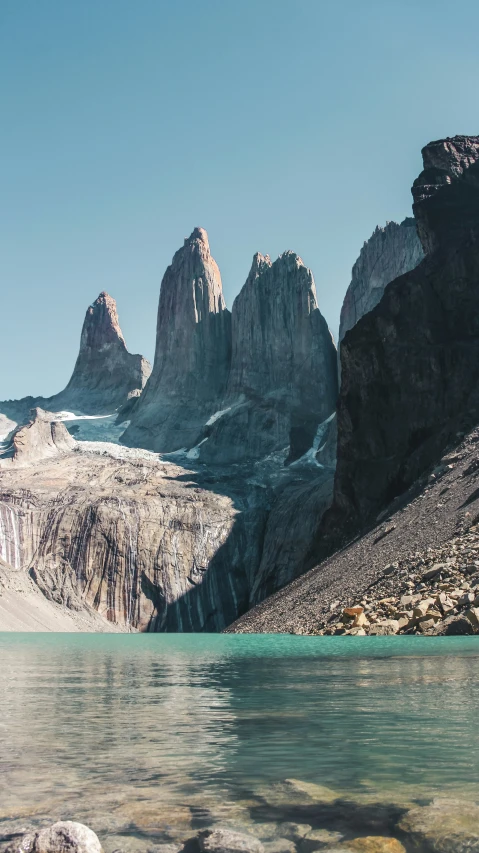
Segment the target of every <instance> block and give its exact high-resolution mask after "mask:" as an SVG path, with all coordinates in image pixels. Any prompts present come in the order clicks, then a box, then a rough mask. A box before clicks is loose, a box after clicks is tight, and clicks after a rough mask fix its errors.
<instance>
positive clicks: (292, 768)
mask: <svg viewBox="0 0 479 853" xmlns="http://www.w3.org/2000/svg"><path fill="white" fill-rule="evenodd" d="M478 707H479V642H478V640H477V638H474V637H471V638H422V639H421V638H417V637H411V638H408V637H401V638H395V637H377V638H370V637H365V638H360V637H355V638H341V637H338V638H334V637H321V638H319V637H318V638H313V637H293V636H274V635H271V636H268V635H266V636H261V635H259V636H254V635H239V636H234V635H232V636H228V635H225V636H221V635H80V634H79V635H19V634H16V635H15V634H3V635H1V634H0V835H1V834H2V833H3V835H4V836H5V835H8V833H9V832H12V833H13V832H15V831H19V828H20V827H23V826H26V825H37V824H41V823H42V821H47V820H48V821H49V822H51V820H52V819H59V818H64V819H67V818H71V819H78V820H81V821H83V822H85V823H87V824H89V825H90V826H92V828H94V829H95V830H96V831H97V832H98V834H99V835H100V837H101V840H102V842H103V844H104V847H105V849H106V850H107V851H112V850H114V849H116V848H118V847H121V849H122V850H127V851H129V850H131V851H136V850H137V849H139V847H138V845H139V846H140V847H141V845H142V844H143V845H144V844H145V843H146V841H149V842H151V840H152V839H153V840H154V841H155V842H158V841H168V840H172V839H176V840H178V839H179V840H181V839H184V838H187V837H189V836H191V835H192V834H194V832H195V831H196V828H197V827H200V826H210V825H211V824H212V823H214V822H220V823H221V824H222V825H224V824H227V825H230V826H235V827H236V828H240V827H243V828H244V829H248V828H249V829H251V828H252V827H254V826H255V825H257V826H258V834H260V835H261V833H262V834H263V836H264V835H265V833H266V835H267V830H266V829H265V826H266V825H267V824H268V821H276V823H277V822H278V821H279V822H281V821H282V820H293V819H296V820H297V819H298V818H302V820H300V822H303V823H304V822H305V820H306V822H308V823H309V824H311V825H314V823H315V818H314V814H313V815H311V814H310V813H309V812H308V811H307V809H308V806H307V805H305V809H306V811H304V809H303V810H302V806H301V803H300V800H301V796H302V795H301V794H299V799H298V795H297V793H296V794H295V797H296V799H295V797H293V798H291V796H289V795H288V796H286V797H285V794H284V790H283V789H282V787H281V785H279V784H278V783H280V782H282V780H285V779H290V778H293V779H296V780H302V782H303V783H304V782H306V783H307V782H312V783H316V784H319V785H324V786H327V787H329V788H332V789H334V790H335V791H337V792H338V795H340V796H341V797H347V798H353V799H354V798H355V800H356V801H357V802H359V803H361V802H363V803H366V802H369V801H375V800H378V801H382V802H384V801H389V802H395V803H405V802H425V801H426V800H427V799H430V798H431V797H432V796H434V795H436V794H438V793H440V794H446V795H453V796H460V797H462V798H466V799H469V800H474V799H477V798H478V796H479V790H478V788H479V731H478V727H477V709H478ZM303 799H304V797H303ZM291 800H292V802H290V801H291ZM307 801H308V798H307V797H306V799H305V803H306V802H307ZM298 804H299V805H298ZM309 808H310V809H311V806H309ZM303 812H304V813H303ZM305 816H306V817H305ZM324 820H325V818H324V814H323V817H322V819H321V826H322V825H323V824H324ZM326 823H327V820H326ZM268 825H269V824H268ZM316 825H318V824H317V822H316ZM343 831H344V827H343ZM353 834H354V833H353ZM363 834H367V832H363ZM375 834H378V833H377V832H376V833H375ZM141 849H147V848H145V847H144V846H143V847H141Z"/></svg>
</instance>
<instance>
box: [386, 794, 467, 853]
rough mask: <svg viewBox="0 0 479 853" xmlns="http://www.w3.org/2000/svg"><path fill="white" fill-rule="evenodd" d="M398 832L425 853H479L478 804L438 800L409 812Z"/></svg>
mask: <svg viewBox="0 0 479 853" xmlns="http://www.w3.org/2000/svg"><path fill="white" fill-rule="evenodd" d="M399 829H401V831H402V832H405V833H406V834H407V838H408V840H410V841H412V842H413V844H415V845H416V847H417V848H419V849H420V850H421V851H425V853H477V851H479V805H478V804H477V803H472V802H466V801H464V800H455V799H446V798H444V799H443V798H437V799H435V800H433V802H432V803H431V804H430V805H428V806H423V807H418V808H416V809H411V810H410V811H409V812H407V814H406V815H405V816H404V817H403V818H402V819H401V821H400V823H399Z"/></svg>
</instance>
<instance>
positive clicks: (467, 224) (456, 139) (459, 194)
mask: <svg viewBox="0 0 479 853" xmlns="http://www.w3.org/2000/svg"><path fill="white" fill-rule="evenodd" d="M422 157H423V165H424V168H423V171H422V172H421V174H420V175H419V177H418V178H416V180H415V181H414V184H413V187H412V195H413V200H414V204H413V210H414V214H415V217H416V220H417V224H418V233H419V237H420V239H421V243H422V245H423V248H424V251H425V252H426V253H428V252H433V251H434V250H435V249H436V248H438V247H439V246H440V245H441V244H443V243H444V242H445V241H448V242H449V243H450V242H451V241H452V240H454V241H455V242H457V240H461V239H462V237H463V236H464V234H467V233H470V232H471V229H472V228H473V227H474V225H475V222H476V213H477V205H478V203H479V177H478V171H477V169H474V168H473V166H474V164H476V163H477V162H478V161H479V136H453V137H448V138H447V139H439V140H437V141H435V142H430V143H428V145H425V146H424V148H423V149H422Z"/></svg>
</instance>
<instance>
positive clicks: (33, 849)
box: [0, 779, 479, 853]
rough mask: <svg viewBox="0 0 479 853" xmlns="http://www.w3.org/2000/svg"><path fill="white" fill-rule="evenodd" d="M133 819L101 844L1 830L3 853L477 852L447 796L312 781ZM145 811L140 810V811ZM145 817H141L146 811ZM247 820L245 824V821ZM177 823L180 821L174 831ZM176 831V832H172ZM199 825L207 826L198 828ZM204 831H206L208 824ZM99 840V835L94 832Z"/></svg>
mask: <svg viewBox="0 0 479 853" xmlns="http://www.w3.org/2000/svg"><path fill="white" fill-rule="evenodd" d="M137 806H139V808H137V810H136V816H135V818H134V819H133V820H132V822H131V823H130V824H129V826H128V827H125V831H124V832H123V833H122V834H118V835H111V834H110V835H109V834H106V835H105V839H104V841H101V840H100V838H99V837H98V835H97V834H96V832H95V831H93V829H91V828H89V827H88V826H86V825H84V824H82V823H79V822H76V821H70V820H60V821H57V822H55V823H53V824H51V823H46V822H45V823H44V824H43V825H41V826H39V827H38V826H37V827H36V828H32V827H25V826H23V827H21V826H20V825H19V824H18V823H17V824H16V826H12V825H11V824H10V828H8V823H9V822H8V823H7V825H5V824H4V825H3V827H2V823H0V849H1V850H2V853H103V851H105V853H314V851H324V853H413V851H419V853H477V851H479V832H478V829H477V827H478V825H479V805H478V804H477V803H476V802H473V801H472V800H465V799H458V798H454V797H447V796H434V797H433V798H432V799H431V798H429V799H428V798H425V797H422V798H421V796H417V797H416V798H412V799H411V800H409V801H408V800H404V799H400V798H397V799H394V797H391V796H388V794H387V792H384V793H383V794H381V795H378V794H377V793H376V794H362V795H353V796H352V795H348V794H345V793H341V792H338V791H335V790H332V789H330V788H327V787H324V786H322V785H317V784H314V783H312V782H307V781H302V780H297V779H286V780H283V781H281V782H277V783H275V784H272V785H263V786H260V787H259V788H257V789H256V790H255V791H254V792H253V793H251V794H250V796H249V798H248V799H247V800H245V801H237V802H236V803H234V802H227V801H225V802H224V803H223V807H222V812H223V814H222V819H220V821H218V820H216V821H215V817H214V814H212V813H211V812H209V810H208V798H207V796H206V797H205V803H204V806H203V809H202V810H201V811H200V810H199V809H198V808H197V809H196V816H195V809H194V808H193V807H192V808H191V810H190V820H189V821H188V820H185V815H184V813H185V812H187V811H188V807H187V806H182V807H181V808H180V809H178V807H177V808H176V809H175V808H174V807H173V808H172V810H171V818H170V819H171V824H170V825H169V826H165V816H164V815H161V814H160V813H158V818H157V821H155V819H154V817H152V816H151V815H149V817H148V820H147V825H146V826H145V824H144V819H143V817H142V809H141V801H140V802H139V803H137ZM144 806H146V804H144ZM146 811H148V810H147V809H146ZM247 814H249V817H246V816H245V815H247ZM178 816H180V818H182V820H180V823H179V824H177V823H176V822H177V820H178ZM175 824H176V825H175ZM205 824H206V825H205ZM208 824H209V825H208ZM100 834H101V833H100Z"/></svg>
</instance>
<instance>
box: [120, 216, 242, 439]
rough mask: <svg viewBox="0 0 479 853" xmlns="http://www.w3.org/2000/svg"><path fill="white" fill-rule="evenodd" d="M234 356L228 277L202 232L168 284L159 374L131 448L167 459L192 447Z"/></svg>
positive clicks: (177, 259)
mask: <svg viewBox="0 0 479 853" xmlns="http://www.w3.org/2000/svg"><path fill="white" fill-rule="evenodd" d="M230 356H231V314H230V312H229V311H228V310H227V308H226V303H225V300H224V296H223V287H222V283H221V274H220V271H219V268H218V265H217V263H216V261H215V260H214V258H213V257H212V255H211V252H210V247H209V242H208V235H207V233H206V231H205V230H204V229H203V228H195V229H194V230H193V232H192V233H191V234H190V236H189V237H188V238H187V239H186V240H185V241H184V243H183V246H182V247H181V248H180V249H179V250H178V251H177V252H176V253H175V255H174V257H173V261H172V263H171V264H170V266H169V267H168V269H167V270H166V272H165V275H164V276H163V280H162V282H161V289H160V300H159V306H158V322H157V335H156V350H155V361H154V366H153V372H152V375H151V378H150V380H149V382H148V385H147V387H146V389H145V392H144V394H143V396H142V398H141V400H140V401H139V402H138V404H137V406H135V411H134V413H133V417H132V424H131V426H130V428H129V429H128V430H127V432H126V434H125V436H124V438H125V441H126V442H127V443H138V444H140V446H145V447H151V448H153V449H155V450H156V449H158V450H162V451H163V452H165V451H166V452H168V451H174V450H178V449H180V448H182V447H185V446H191V442H192V441H194V438H195V436H196V435H197V433H198V430H199V429H200V428H201V427H202V426H203V424H204V422H205V420H206V419H207V417H208V415H206V417H205V413H206V412H208V413H209V414H211V411H210V409H211V406H212V405H213V407H214V405H215V403H216V402H217V400H218V397H221V396H222V394H223V393H224V390H225V388H226V382H227V377H228V371H229V363H230ZM213 410H214V408H213Z"/></svg>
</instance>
